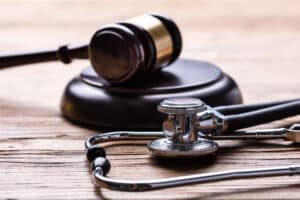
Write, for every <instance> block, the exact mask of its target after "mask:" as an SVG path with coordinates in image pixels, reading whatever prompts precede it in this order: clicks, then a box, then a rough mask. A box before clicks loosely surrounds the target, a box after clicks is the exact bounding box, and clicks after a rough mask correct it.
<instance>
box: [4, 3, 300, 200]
mask: <svg viewBox="0 0 300 200" xmlns="http://www.w3.org/2000/svg"><path fill="white" fill-rule="evenodd" d="M299 7H300V2H299V1H292V0H287V1H286V0H285V1H284V0H282V1H278V0H275V1H274V0H262V1H238V0H224V1H193V0H182V1H174V0H169V1H160V2H159V3H158V2H157V3H155V1H141V0H134V1H127V0H124V1H121V0H120V1H108V0H105V1H50V0H45V1H38V0H36V1H33V0H28V1H24V2H23V1H15V0H3V1H1V2H0V19H1V20H0V30H1V31H0V44H1V45H0V50H1V53H11V52H14V51H26V50H28V49H39V48H43V47H45V48H46V47H49V46H50V47H51V46H53V47H56V46H58V45H60V44H64V43H65V42H66V41H70V43H77V42H79V41H82V43H84V42H88V40H89V38H90V37H91V35H92V34H93V33H94V31H95V30H97V28H98V27H99V26H100V25H101V24H106V23H111V22H115V21H118V20H122V19H127V18H129V17H132V16H136V15H138V14H142V13H145V12H147V11H153V10H155V11H158V12H163V13H166V14H167V15H169V16H172V18H173V19H174V20H175V21H176V22H177V23H178V25H179V27H180V29H181V30H182V35H183V41H184V49H183V56H185V57H188V58H196V59H201V60H207V61H209V62H212V63H215V64H217V65H218V66H221V67H222V69H223V70H224V71H226V72H227V73H228V74H230V75H231V76H233V77H234V78H235V80H236V81H237V82H238V83H239V85H240V87H241V90H242V91H243V94H244V99H245V102H247V103H253V102H263V101H270V100H281V99H286V98H295V97H299V94H300V88H299V84H300V79H299V75H300V68H299V63H300V57H299V51H300V37H299V35H300V23H299V19H300V13H299ZM87 64H88V63H87V62H84V61H82V62H76V63H74V64H73V66H72V67H70V66H64V65H62V64H58V63H53V64H42V65H40V64H38V65H32V66H28V67H24V68H14V69H9V70H3V71H1V72H0V85H1V89H0V170H1V173H0V198H1V199H8V198H14V199H99V198H104V199H299V198H300V190H299V183H300V180H299V177H298V176H292V177H277V178H259V179H256V180H253V179H252V180H251V179H247V180H234V181H226V182H219V183H209V184H203V185H193V186H188V187H181V188H173V189H167V190H160V191H154V192H147V193H124V192H113V191H109V190H106V189H97V188H94V186H93V184H92V182H91V180H90V177H89V172H88V166H87V162H86V158H85V152H84V148H83V142H84V140H85V139H86V138H87V137H88V136H90V135H92V134H94V133H95V132H96V131H92V130H88V129H85V128H80V127H78V126H74V125H72V124H70V123H69V122H67V121H65V120H64V119H63V118H62V117H61V116H60V111H59V102H60V97H61V94H62V91H63V89H64V87H65V85H66V83H67V82H68V81H69V80H70V79H71V78H72V77H73V76H74V75H76V74H78V73H79V72H80V70H81V69H82V68H83V66H85V65H87ZM45 75H46V76H45ZM299 120H300V118H297V117H296V118H290V119H287V120H283V121H280V122H275V123H273V124H269V125H266V126H264V127H278V126H281V125H289V124H291V123H293V122H297V121H299ZM127 144H128V143H127ZM127 144H123V145H122V146H110V147H107V148H106V149H107V152H108V158H109V159H110V160H111V163H112V169H111V173H110V174H109V175H110V176H111V177H115V178H121V179H131V180H133V179H150V178H162V177H170V176H174V175H186V174H192V173H202V172H212V171H221V170H229V169H241V168H251V167H266V166H277V165H288V164H295V163H299V162H300V159H299V158H300V156H299V147H297V146H293V145H290V143H289V142H280V141H276V140H273V141H268V142H259V143H256V142H255V141H252V142H251V141H249V142H239V141H236V142H222V143H221V144H220V145H221V151H220V152H219V154H218V157H217V159H216V160H213V159H209V160H207V159H205V160H201V159H199V161H194V162H181V163H175V162H168V163H162V162H158V161H156V160H155V159H153V158H151V157H150V156H149V155H148V151H147V149H146V148H145V146H143V145H139V144H136V145H135V146H132V145H130V146H128V145H127Z"/></svg>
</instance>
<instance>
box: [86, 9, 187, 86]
mask: <svg viewBox="0 0 300 200" xmlns="http://www.w3.org/2000/svg"><path fill="white" fill-rule="evenodd" d="M181 47H182V39H181V34H180V32H179V29H178V27H177V25H176V24H175V23H174V22H173V21H172V20H170V19H168V18H166V17H163V16H161V15H156V14H149V15H142V16H138V17H135V18H132V19H129V20H127V21H125V22H119V23H117V24H112V25H108V26H105V27H102V28H101V29H100V30H98V31H97V32H96V33H95V34H94V35H93V37H92V39H91V41H90V44H89V50H88V53H89V58H90V61H91V64H92V66H93V68H94V70H95V71H96V73H97V74H98V75H99V76H101V77H102V78H104V79H105V80H107V81H108V82H109V83H112V84H120V83H125V82H132V81H135V80H140V79H145V78H146V77H147V76H148V75H149V74H151V73H152V72H154V71H157V70H158V69H161V68H162V67H165V66H167V65H169V64H170V63H172V62H173V61H175V60H176V59H177V58H178V56H179V54H180V52H181Z"/></svg>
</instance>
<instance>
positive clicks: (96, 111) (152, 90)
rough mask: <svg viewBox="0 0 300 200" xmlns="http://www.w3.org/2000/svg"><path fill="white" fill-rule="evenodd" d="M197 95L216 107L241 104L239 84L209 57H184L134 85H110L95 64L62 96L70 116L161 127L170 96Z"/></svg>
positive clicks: (110, 125)
mask: <svg viewBox="0 0 300 200" xmlns="http://www.w3.org/2000/svg"><path fill="white" fill-rule="evenodd" d="M172 97H194V98H199V99H201V100H203V101H204V102H206V103H207V104H209V105H211V106H217V105H229V104H240V103H242V97H241V93H240V90H239V89H238V87H237V85H236V83H235V82H234V81H233V80H232V79H231V78H230V77H229V76H228V75H226V74H224V73H223V72H222V71H221V70H220V69H219V68H218V67H216V66H215V65H212V64H210V63H207V62H202V61H195V60H186V59H179V60H178V61H176V62H175V63H174V64H172V65H171V66H169V67H167V68H165V69H163V70H162V71H160V72H157V73H156V74H154V75H153V76H151V77H150V78H149V79H147V80H145V81H142V83H138V84H135V85H127V86H111V85H109V84H108V83H106V82H105V81H104V80H103V79H101V78H99V77H98V76H97V75H96V73H95V72H94V71H93V69H92V68H91V67H88V68H86V69H84V70H83V71H82V72H81V74H80V75H79V76H78V77H75V78H74V79H73V80H71V81H70V82H69V84H68V85H67V86H66V89H65V91H64V94H63V97H62V101H61V111H62V114H63V116H65V117H66V118H67V119H69V120H71V121H73V122H77V123H80V124H84V125H91V126H97V127H100V128H103V129H122V130H126V129H127V130H133V129H135V130H137V129H143V130H160V129H161V124H162V121H163V120H164V119H165V118H166V116H165V115H163V114H161V113H159V112H158V111H157V108H156V107H157V104H158V103H159V102H160V101H162V100H163V99H166V98H172Z"/></svg>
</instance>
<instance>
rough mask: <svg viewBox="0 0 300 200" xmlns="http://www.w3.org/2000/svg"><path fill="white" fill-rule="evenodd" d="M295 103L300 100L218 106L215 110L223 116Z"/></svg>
mask: <svg viewBox="0 0 300 200" xmlns="http://www.w3.org/2000/svg"><path fill="white" fill-rule="evenodd" d="M294 101H300V99H290V100H285V101H275V102H268V103H258V104H246V105H245V104H238V105H230V106H217V107H214V109H215V110H217V111H218V112H220V113H222V114H223V115H232V114H241V113H245V112H250V111H254V110H258V109H263V108H267V107H271V106H277V105H280V104H285V103H290V102H294Z"/></svg>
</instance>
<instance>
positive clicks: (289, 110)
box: [225, 100, 300, 131]
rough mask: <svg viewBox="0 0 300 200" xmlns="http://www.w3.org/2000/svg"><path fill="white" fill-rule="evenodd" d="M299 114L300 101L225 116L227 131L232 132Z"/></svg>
mask: <svg viewBox="0 0 300 200" xmlns="http://www.w3.org/2000/svg"><path fill="white" fill-rule="evenodd" d="M297 114H300V100H298V101H292V102H288V103H284V104H279V105H275V106H271V107H267V108H263V109H259V110H255V111H251V112H246V113H242V114H235V115H226V116H225V121H227V125H228V126H227V131H234V130H238V129H242V128H247V127H250V126H255V125H258V124H263V123H267V122H271V121H275V120H279V119H282V118H285V117H291V116H294V115H297Z"/></svg>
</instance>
